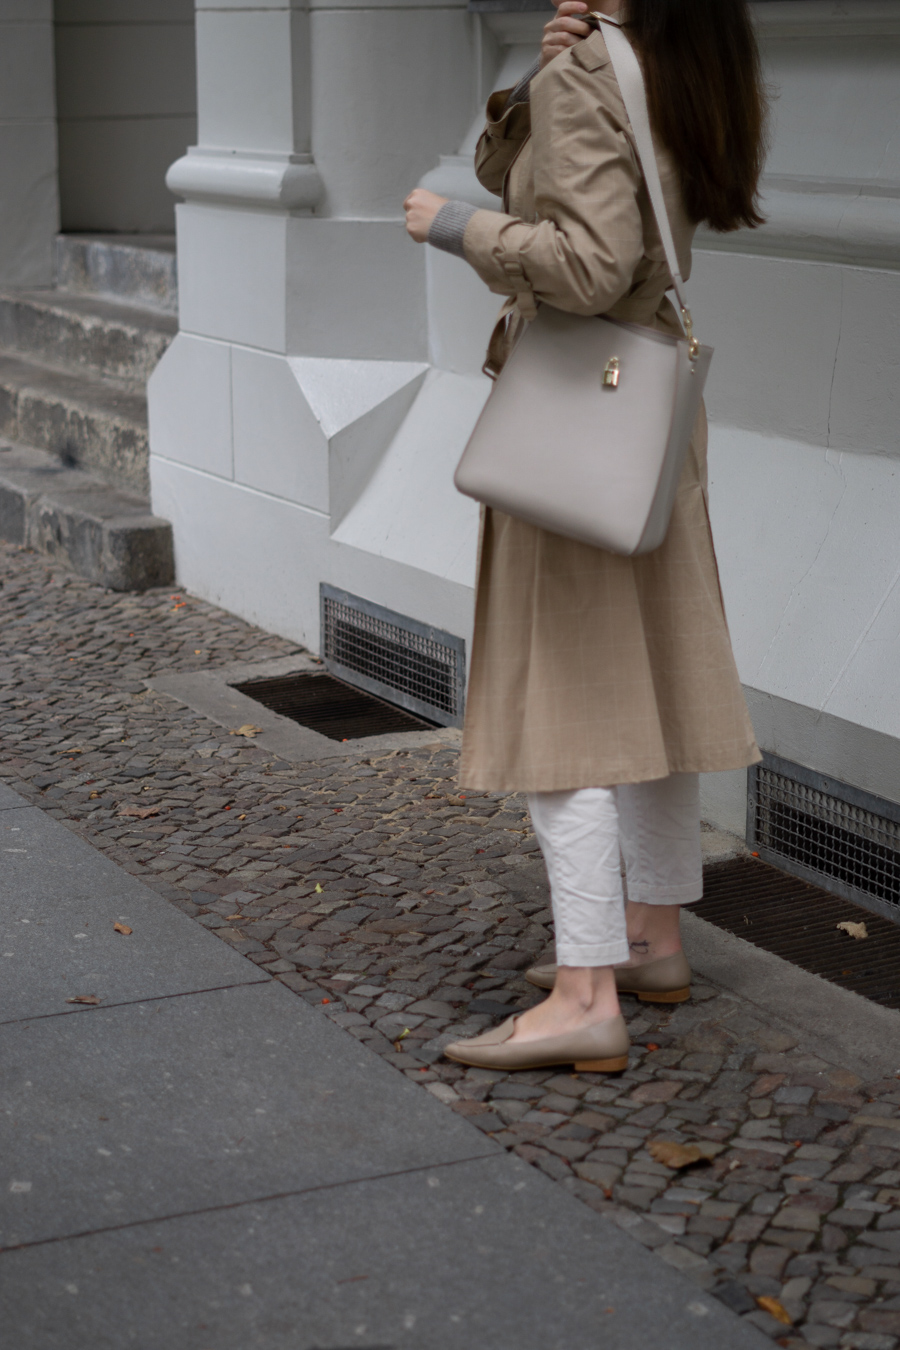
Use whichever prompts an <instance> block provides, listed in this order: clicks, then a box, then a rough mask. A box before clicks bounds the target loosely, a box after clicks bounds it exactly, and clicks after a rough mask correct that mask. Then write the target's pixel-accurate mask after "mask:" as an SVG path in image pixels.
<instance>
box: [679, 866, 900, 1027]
mask: <svg viewBox="0 0 900 1350" xmlns="http://www.w3.org/2000/svg"><path fill="white" fill-rule="evenodd" d="M691 913H692V914H696V915H697V916H698V918H701V919H705V920H706V921H707V923H712V924H715V925H716V927H717V928H722V929H724V930H725V932H727V933H733V934H734V935H735V937H739V938H743V939H744V940H745V941H747V942H752V943H753V945H754V946H756V947H762V948H763V950H764V951H767V952H774V954H775V955H776V956H780V957H781V958H782V959H783V960H785V961H790V962H791V963H792V965H795V966H799V967H800V969H801V970H806V971H809V973H810V974H811V975H819V976H820V977H821V978H822V979H825V980H829V981H830V982H831V983H832V984H837V985H840V986H841V988H842V989H849V990H851V991H852V992H853V993H855V994H860V995H861V996H862V997H863V998H867V999H869V1000H870V1001H871V1002H872V1003H879V1004H881V1006H882V1007H883V1008H900V926H898V925H897V924H896V923H891V922H890V920H889V919H885V918H883V917H882V916H881V915H879V914H872V913H870V912H868V910H867V909H861V908H860V907H859V906H857V905H855V904H852V903H850V902H848V901H847V900H841V899H838V898H837V897H836V896H834V895H831V894H829V892H828V891H826V890H823V889H822V888H821V887H820V886H812V885H810V884H809V883H808V882H804V881H801V880H799V878H797V877H794V876H790V875H788V874H787V873H786V872H783V871H782V870H780V869H779V868H775V867H770V866H768V865H767V864H766V863H764V862H761V861H757V859H755V858H736V859H734V861H732V862H724V863H717V864H714V865H713V866H712V867H707V868H705V869H704V873H703V899H702V900H698V901H697V903H696V904H694V905H691ZM848 920H849V921H850V922H851V923H864V924H865V925H866V930H867V932H868V937H866V938H864V939H862V940H859V939H856V938H853V937H851V936H850V935H849V934H847V933H846V932H844V931H843V930H842V929H839V928H838V924H840V923H845V922H847V921H848Z"/></svg>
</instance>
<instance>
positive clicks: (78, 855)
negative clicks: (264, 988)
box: [0, 806, 268, 1022]
mask: <svg viewBox="0 0 900 1350" xmlns="http://www.w3.org/2000/svg"><path fill="white" fill-rule="evenodd" d="M0 850H2V851H0V862H2V873H0V971H2V983H0V1022H8V1021H15V1020H17V1019H19V1018H23V1017H40V1016H47V1015H48V1014H52V1013H63V1012H65V1013H74V1012H79V1011H81V1012H83V1011H85V1009H79V1008H78V1007H77V1005H73V1004H70V1003H67V1002H66V999H67V998H73V997H75V996H77V995H81V994H94V995H96V996H97V997H98V998H99V999H101V1001H102V1002H103V1003H104V1004H112V1003H121V1002H133V1001H135V1000H138V999H144V998H160V997H164V996H168V995H172V994H182V993H186V992H188V991H192V990H198V989H214V988H221V987H222V986H224V985H230V984H249V983H257V982H259V981H260V980H265V979H267V978H268V977H267V976H265V975H264V974H263V973H262V972H261V971H260V970H259V968H258V967H256V966H254V965H253V964H252V963H251V962H250V961H247V960H246V959H245V958H244V957H242V956H239V955H238V954H237V952H234V951H230V950H229V948H228V947H227V946H226V945H225V943H224V942H221V941H218V940H214V939H213V938H212V936H211V935H210V934H208V933H206V932H204V930H203V929H202V928H201V927H199V926H198V925H197V924H196V923H194V922H192V920H191V919H189V918H188V917H187V916H186V915H185V914H182V913H181V912H180V911H179V910H177V909H175V908H174V907H173V906H172V905H170V904H167V903H166V901H165V900H163V899H162V898H161V897H160V896H158V895H157V894H156V892H155V891H151V890H150V888H149V887H147V886H144V885H143V884H142V883H141V882H140V881H137V880H135V878H134V877H131V876H129V875H128V873H127V872H124V871H123V870H122V868H120V867H117V866H116V864H115V863H113V862H110V861H109V859H108V858H104V857H103V855H102V854H100V853H98V852H97V850H96V849H94V848H91V846H90V844H86V843H85V842H84V840H83V839H79V838H78V836H77V835H75V834H73V833H72V832H71V830H67V829H66V828H65V826H64V825H60V824H59V823H58V821H55V820H53V819H52V818H51V817H50V816H47V815H45V814H44V812H43V811H40V810H38V809H37V808H36V807H28V806H26V807H25V808H24V809H23V810H7V811H4V812H3V813H2V814H0ZM117 922H123V923H124V924H126V925H127V926H128V927H129V928H131V929H132V930H133V931H132V933H131V935H130V936H125V935H123V934H121V933H117V932H115V930H114V928H113V925H114V924H115V923H117Z"/></svg>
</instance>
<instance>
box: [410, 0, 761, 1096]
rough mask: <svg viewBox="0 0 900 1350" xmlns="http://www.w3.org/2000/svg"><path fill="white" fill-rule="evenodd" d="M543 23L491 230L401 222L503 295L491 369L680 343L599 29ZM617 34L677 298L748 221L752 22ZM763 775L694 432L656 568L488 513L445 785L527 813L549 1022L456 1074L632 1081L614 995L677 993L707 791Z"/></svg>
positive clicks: (756, 112) (753, 188)
mask: <svg viewBox="0 0 900 1350" xmlns="http://www.w3.org/2000/svg"><path fill="white" fill-rule="evenodd" d="M618 2H619V0H606V2H605V4H604V5H601V6H600V7H599V10H598V11H595V12H598V13H602V14H609V15H613V14H614V13H615V10H616V5H617V4H618ZM554 3H556V4H557V5H558V12H557V15H556V17H555V18H554V19H553V20H552V21H551V22H550V23H548V24H547V26H546V28H545V30H544V39H543V44H542V51H541V60H540V63H539V66H540V70H539V73H538V70H537V67H536V68H535V70H534V71H533V72H530V73H529V76H527V77H526V78H525V80H523V81H522V82H520V84H519V85H518V86H517V87H516V88H515V89H514V90H513V91H511V92H509V91H502V92H500V93H496V94H493V95H492V97H491V99H490V100H489V102H488V123H487V127H486V129H485V131H484V134H483V135H482V137H481V141H480V142H479V146H478V151H477V157H476V168H477V172H478V177H479V179H480V181H481V182H482V184H483V185H484V186H485V187H487V188H488V189H489V190H491V191H493V192H495V193H497V194H499V195H502V198H503V211H502V212H494V211H485V210H475V209H474V208H472V207H471V206H468V205H467V204H465V203H462V202H448V201H446V200H445V199H444V198H442V197H438V196H436V195H435V194H433V193H430V192H425V191H423V190H422V189H417V190H416V191H415V192H413V193H411V194H410V196H409V197H408V198H407V200H406V202H405V209H406V212H407V229H408V231H409V233H410V234H411V236H412V237H413V238H414V239H416V240H417V241H420V242H424V241H426V240H427V241H428V242H429V243H431V244H433V245H435V246H437V247H439V248H443V249H446V250H448V251H450V252H454V253H457V254H458V255H460V256H461V257H464V258H465V259H466V261H467V262H468V263H470V264H471V266H472V267H474V269H475V270H476V272H477V273H478V274H479V276H480V277H481V278H482V279H483V280H484V281H485V282H486V283H487V285H488V286H489V287H490V288H491V290H493V291H496V292H498V293H499V294H501V295H504V296H506V297H507V301H506V304H505V306H504V310H503V312H502V317H501V322H500V323H499V324H498V327H497V328H496V329H495V331H494V335H493V337H492V339H491V345H490V348H489V354H488V365H487V367H486V368H487V369H488V370H489V373H496V372H497V371H498V370H499V369H501V368H502V365H503V362H504V360H505V358H506V356H507V355H508V353H509V351H510V350H511V347H512V345H513V343H514V342H515V340H516V338H517V336H518V334H519V333H520V332H521V330H522V326H523V325H524V324H525V323H527V321H528V319H529V318H530V317H533V316H534V313H535V307H536V305H537V304H538V303H545V304H549V305H553V306H555V307H556V308H558V309H562V310H567V311H569V312H572V313H576V314H584V315H591V314H610V315H611V316H612V317H614V318H617V319H623V320H628V321H631V322H633V323H639V324H645V325H649V326H651V327H655V328H658V329H661V330H663V331H665V332H669V333H679V332H680V327H679V324H678V320H677V318H676V314H675V310H674V309H673V307H672V305H671V303H670V302H669V300H668V299H667V298H666V290H667V289H668V288H669V287H670V285H671V277H670V275H669V272H668V268H667V266H666V263H665V257H664V253H663V249H662V244H661V240H660V236H659V231H658V229H657V227H656V223H655V220H654V218H653V213H652V210H651V208H650V204H649V199H648V196H647V191H646V188H645V186H644V183H643V181H642V177H641V172H640V167H639V160H638V156H637V153H636V149H635V143H634V137H633V134H632V131H631V127H630V125H629V122H628V118H627V115H626V113H625V109H624V105H623V103H622V98H621V95H620V92H619V87H618V84H617V82H616V78H615V74H614V72H613V68H612V65H611V63H610V60H609V56H608V53H607V50H606V44H605V42H604V38H603V32H602V28H603V23H602V21H600V20H596V19H592V20H591V22H590V23H588V22H585V21H584V18H583V17H581V16H583V15H585V14H586V13H587V10H588V7H587V5H586V4H583V3H581V0H562V3H560V0H554ZM618 17H620V18H622V19H624V26H623V31H624V32H625V34H626V36H627V37H628V38H629V40H630V41H631V42H632V45H633V46H634V48H635V51H636V53H637V55H638V58H639V60H640V62H641V64H642V67H643V70H644V77H645V82H646V85H647V94H648V103H649V107H650V115H651V121H652V123H653V131H654V138H655V142H656V149H657V158H658V161H659V169H660V175H661V178H662V184H663V191H664V194H665V199H666V205H667V208H668V214H669V219H670V222H671V226H672V231H673V234H674V237H675V246H676V251H677V254H678V261H679V265H680V267H681V271H682V274H683V276H685V277H687V276H688V275H689V272H690V249H691V242H692V239H693V235H694V231H695V229H696V226H697V225H698V224H699V223H700V222H701V221H706V222H708V223H709V224H710V225H711V226H712V227H713V228H714V229H718V230H733V229H737V228H739V227H740V226H750V227H752V226H755V225H758V224H760V223H761V217H760V215H759V214H758V211H757V205H756V192H757V183H758V179H759V173H760V169H761V164H762V158H763V124H764V98H763V91H762V85H761V80H760V72H759V58H758V54H757V51H756V46H755V42H754V38H753V33H752V29H751V26H750V21H749V18H748V15H747V11H746V6H745V0H629V5H628V9H627V12H626V13H625V14H624V15H621V16H618ZM559 434H560V436H565V425H564V421H563V419H561V424H560V427H559ZM552 453H553V447H552V446H548V454H552ZM759 757H760V756H759V752H758V750H757V747H756V744H755V741H754V737H753V730H752V727H751V725H750V720H749V717H748V715H747V710H746V706H745V704H744V700H743V695H742V692H741V687H740V683H739V681H738V676H737V671H736V669H735V665H734V658H733V656H732V652H731V645H730V641H729V637H728V630H727V627H726V623H725V617H724V612H723V608H722V600H721V594H720V591H719V584H718V574H717V571H716V562H715V554H714V552H713V545H712V538H711V535H710V531H709V521H708V515H707V504H706V421H705V415H704V414H703V413H702V412H701V414H700V416H699V418H698V421H697V425H696V427H695V431H694V436H693V440H692V444H691V451H690V453H689V456H688V461H687V463H686V466H685V468H684V471H683V473H682V477H681V480H680V482H679V488H678V494H677V497H676V503H675V508H674V511H673V514H672V520H671V524H670V526H669V530H668V534H667V536H666V539H665V541H664V542H663V544H662V545H661V546H660V547H659V548H658V549H656V550H655V551H654V552H652V553H649V554H645V555H642V556H638V557H632V558H626V557H621V556H619V555H616V554H612V553H608V552H605V551H604V550H601V549H595V548H591V547H589V546H588V545H586V544H582V543H578V542H576V541H573V540H570V539H564V538H562V537H560V536H558V535H553V534H550V533H549V532H547V531H545V530H541V529H539V528H537V527H535V526H532V525H528V524H525V523H524V522H522V521H519V520H514V519H512V518H511V517H509V516H506V515H503V514H501V513H500V512H497V511H492V510H486V511H485V515H484V526H483V532H482V543H481V554H480V559H479V572H478V583H477V601H476V617H475V636H474V644H473V652H472V674H471V681H470V689H469V699H468V708H467V713H466V724H465V731H464V737H463V751H462V762H461V772H460V779H461V783H462V785H463V786H466V787H470V788H472V789H478V790H482V791H484V790H487V791H510V790H513V791H521V792H526V793H527V794H528V804H529V808H530V811H531V816H532V820H533V823H534V830H535V834H536V835H537V838H538V841H539V843H540V845H541V849H542V850H543V853H544V858H545V860H546V863H547V871H548V875H549V878H550V888H551V897H552V904H553V914H554V922H555V929H556V953H557V960H558V963H559V964H558V967H552V966H551V967H540V968H537V969H535V970H532V971H530V972H529V978H530V979H531V980H532V982H533V983H535V984H538V985H541V986H542V987H545V988H551V989H552V992H551V994H550V997H549V998H548V999H546V1001H545V1002H543V1003H541V1004H539V1005H537V1006H536V1007H534V1008H531V1009H529V1010H528V1011H527V1012H524V1013H522V1014H520V1015H519V1016H517V1017H512V1018H509V1019H508V1020H507V1021H506V1022H504V1023H503V1024H502V1025H501V1026H499V1027H496V1028H494V1029H493V1030H490V1031H488V1032H486V1033H484V1034H482V1035H481V1036H476V1037H474V1038H473V1039H471V1040H467V1041H458V1042H456V1043H455V1044H453V1045H450V1046H448V1047H447V1050H446V1054H447V1055H448V1056H449V1057H450V1058H451V1059H454V1060H457V1061H459V1062H461V1063H464V1064H474V1065H481V1066H484V1067H489V1068H496V1069H513V1068H537V1067H544V1066H547V1065H553V1064H574V1065H575V1067H576V1069H579V1068H581V1069H592V1070H597V1071H608V1072H613V1071H617V1070H620V1069H623V1068H624V1067H625V1066H626V1064H627V1055H628V1033H627V1030H626V1027H625V1023H624V1020H623V1018H622V1016H621V1013H620V1011H619V1003H618V995H619V993H621V992H629V993H637V994H638V996H639V997H640V998H644V999H650V1000H658V1001H663V1002H679V1001H681V1000H682V999H685V998H687V997H689V994H690V968H689V966H688V964H687V961H686V959H685V957H684V955H683V953H682V950H681V940H680V936H679V916H680V906H681V905H683V904H689V903H690V902H691V901H695V900H698V899H699V898H700V896H701V895H702V891H703V883H702V871H701V855H700V811H699V784H698V774H699V773H703V772H713V771H718V770H723V769H736V768H740V767H743V766H745V765H748V764H752V763H754V762H756V761H757V760H758V759H759ZM620 850H621V855H622V857H623V858H624V861H625V871H626V879H627V887H628V897H629V899H628V904H627V907H626V906H625V905H624V903H623V892H622V882H621V873H620V863H619V860H620Z"/></svg>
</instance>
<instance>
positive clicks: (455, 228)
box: [428, 202, 478, 258]
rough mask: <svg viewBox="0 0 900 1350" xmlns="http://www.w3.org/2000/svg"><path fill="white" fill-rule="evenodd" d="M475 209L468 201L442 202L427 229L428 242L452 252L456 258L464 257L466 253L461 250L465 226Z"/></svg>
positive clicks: (446, 251)
mask: <svg viewBox="0 0 900 1350" xmlns="http://www.w3.org/2000/svg"><path fill="white" fill-rule="evenodd" d="M477 209H478V208H477V207H476V206H470V205H469V203H468V202H444V205H443V206H442V207H441V209H440V211H438V213H437V215H436V216H435V218H434V220H433V221H432V222H431V229H430V230H429V231H428V242H429V244H434V247H435V248H442V249H443V250H444V252H445V253H454V254H455V255H456V257H457V258H464V257H465V256H466V255H465V253H464V252H463V239H464V238H465V233H466V226H467V225H468V223H469V221H470V220H471V219H472V217H473V216H474V214H475V212H476V211H477Z"/></svg>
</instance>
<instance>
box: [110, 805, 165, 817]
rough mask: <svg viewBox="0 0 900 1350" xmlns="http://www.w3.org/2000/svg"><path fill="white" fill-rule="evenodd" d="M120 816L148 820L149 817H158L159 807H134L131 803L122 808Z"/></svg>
mask: <svg viewBox="0 0 900 1350" xmlns="http://www.w3.org/2000/svg"><path fill="white" fill-rule="evenodd" d="M119 815H120V816H134V817H135V819H137V820H146V819H147V818H148V816H158V815H159V807H158V806H134V805H132V803H130V802H129V804H128V805H127V806H123V807H120V809H119Z"/></svg>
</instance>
